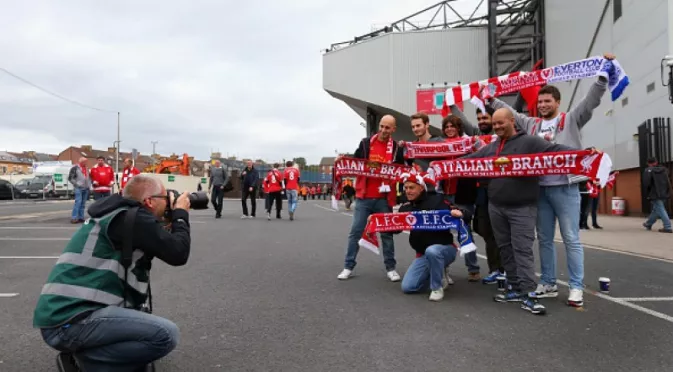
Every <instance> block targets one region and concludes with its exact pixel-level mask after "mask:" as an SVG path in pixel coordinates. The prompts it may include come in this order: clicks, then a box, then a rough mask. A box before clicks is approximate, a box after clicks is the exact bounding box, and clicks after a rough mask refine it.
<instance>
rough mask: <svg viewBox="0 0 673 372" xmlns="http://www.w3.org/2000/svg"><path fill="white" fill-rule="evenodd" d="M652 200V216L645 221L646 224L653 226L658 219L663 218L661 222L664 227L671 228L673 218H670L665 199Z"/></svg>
mask: <svg viewBox="0 0 673 372" xmlns="http://www.w3.org/2000/svg"><path fill="white" fill-rule="evenodd" d="M650 202H651V203H652V213H650V217H648V218H647V221H645V225H647V226H648V227H650V228H652V225H654V224H655V223H656V222H657V219H659V218H661V222H662V223H663V224H664V229H667V230H670V229H671V219H670V218H668V213H667V212H666V208H664V201H663V200H661V199H659V200H650Z"/></svg>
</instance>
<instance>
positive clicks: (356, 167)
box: [334, 157, 411, 181]
mask: <svg viewBox="0 0 673 372" xmlns="http://www.w3.org/2000/svg"><path fill="white" fill-rule="evenodd" d="M334 170H335V171H334V177H335V178H340V177H342V176H363V177H371V178H379V179H383V180H390V181H393V180H396V179H397V178H398V177H399V176H400V175H402V173H409V171H410V170H411V167H407V166H404V165H400V164H391V163H379V162H374V161H369V160H366V159H356V158H350V157H342V158H339V160H337V161H336V162H335V163H334Z"/></svg>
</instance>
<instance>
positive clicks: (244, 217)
mask: <svg viewBox="0 0 673 372" xmlns="http://www.w3.org/2000/svg"><path fill="white" fill-rule="evenodd" d="M246 218H250V217H248V216H246V215H242V216H241V219H242V220H244V219H246Z"/></svg>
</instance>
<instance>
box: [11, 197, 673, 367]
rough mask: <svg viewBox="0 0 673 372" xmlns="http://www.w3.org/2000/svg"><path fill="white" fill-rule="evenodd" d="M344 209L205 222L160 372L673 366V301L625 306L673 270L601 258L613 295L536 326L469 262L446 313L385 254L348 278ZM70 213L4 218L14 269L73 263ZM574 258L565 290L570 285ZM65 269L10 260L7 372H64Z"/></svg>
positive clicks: (315, 207) (159, 273)
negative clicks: (37, 315)
mask: <svg viewBox="0 0 673 372" xmlns="http://www.w3.org/2000/svg"><path fill="white" fill-rule="evenodd" d="M328 205H329V203H328V202H317V201H316V202H313V201H311V202H305V203H301V204H300V205H299V209H298V212H297V220H295V221H293V222H291V221H289V220H288V219H287V217H286V213H285V211H284V219H283V220H280V221H279V220H275V219H274V220H272V221H267V220H266V219H265V218H260V217H258V218H257V219H255V220H240V219H239V216H240V202H237V201H228V202H227V204H225V211H224V218H222V219H218V220H216V219H214V218H213V216H212V214H213V213H212V211H199V212H194V213H192V221H193V224H192V232H193V245H192V250H193V251H192V255H191V257H190V260H189V263H188V264H187V265H186V266H184V267H178V268H175V267H170V266H168V265H166V264H163V263H155V265H154V267H153V272H152V273H153V276H152V284H153V293H154V296H155V303H154V305H155V314H156V315H159V316H164V317H167V318H169V319H171V320H173V321H174V322H176V323H177V324H178V325H179V327H180V330H181V340H180V344H179V346H178V348H177V349H176V350H175V351H174V352H173V353H172V354H170V355H169V356H168V357H166V358H164V359H163V360H161V361H159V362H158V363H157V367H158V370H159V371H209V370H226V371H293V372H294V371H311V372H314V371H346V370H358V371H459V370H468V371H473V372H479V371H487V372H492V371H494V370H510V371H512V370H513V371H528V370H545V371H568V370H573V371H632V370H634V369H636V370H641V371H648V372H650V371H670V370H671V366H672V365H673V353H671V352H670V351H671V345H673V302H671V301H657V302H628V303H627V304H637V306H641V307H636V308H633V307H628V306H625V305H624V304H622V303H618V302H620V301H622V300H615V299H614V298H621V297H670V296H673V287H672V286H671V285H670V283H671V278H672V275H671V274H673V263H669V262H665V261H658V260H651V259H646V258H638V257H633V256H626V255H621V254H617V253H611V252H605V251H596V250H591V249H587V250H586V252H585V260H586V264H585V265H586V283H587V286H588V287H589V288H588V291H590V290H591V288H595V287H596V286H597V280H598V277H599V276H609V277H610V278H611V279H612V292H611V294H610V296H609V297H608V296H603V297H602V298H601V297H597V296H595V295H592V294H588V293H587V294H585V308H584V309H582V310H576V309H573V308H570V307H567V306H565V304H564V301H565V299H566V298H567V288H565V287H562V288H561V294H560V296H559V298H557V299H551V300H544V302H543V303H544V304H545V305H547V309H548V315H546V316H535V315H532V314H530V313H528V312H525V311H523V310H521V309H520V308H519V306H518V305H517V304H500V303H495V302H493V300H492V296H493V295H494V294H495V293H496V292H495V288H494V287H493V286H485V285H482V284H480V283H468V282H467V280H466V276H467V270H466V268H465V266H464V264H463V263H462V261H457V262H456V263H454V264H453V266H452V270H451V271H452V277H453V278H454V280H455V282H456V283H455V285H453V286H451V287H450V288H449V290H448V291H447V292H446V296H445V299H444V301H442V302H440V303H433V302H429V301H428V299H427V294H422V295H405V294H403V293H402V292H401V290H400V284H399V283H391V282H389V281H388V280H387V278H386V277H385V271H384V267H383V263H382V257H380V256H376V255H374V254H373V253H371V252H369V251H366V250H362V251H361V252H360V255H359V257H358V266H357V269H356V274H357V276H356V277H354V278H352V279H350V280H348V281H338V280H337V278H336V276H337V274H338V273H339V271H340V270H341V268H342V265H343V256H344V250H345V246H346V235H347V233H348V230H349V226H350V221H351V219H350V217H349V216H348V213H344V212H343V211H342V212H333V211H330V210H328ZM258 206H259V204H258ZM43 207H44V208H45V210H51V209H52V208H55V207H53V206H52V205H48V204H44V205H43ZM3 208H6V207H5V206H0V211H2V210H3ZM26 208H27V207H26ZM31 208H34V207H31ZM58 208H63V209H68V208H69V205H67V204H63V205H60V206H58ZM56 210H58V209H56ZM31 212H39V210H32V209H31ZM0 213H1V212H0ZM15 213H25V211H23V209H19V210H18V211H16V210H15ZM258 213H259V212H258ZM259 214H262V213H259ZM68 216H69V214H68V213H67V212H66V213H64V214H63V215H44V216H41V217H34V218H30V219H17V220H0V257H8V256H43V257H44V256H47V257H50V256H58V254H59V253H60V251H61V249H62V247H63V246H64V244H65V243H66V241H67V239H68V237H69V236H71V235H72V233H73V232H74V231H75V228H76V227H75V226H72V225H70V224H69V217H68ZM24 239H36V240H24ZM407 239H408V235H405V234H400V235H399V236H398V237H396V240H395V242H396V250H397V258H398V270H399V271H400V273H401V274H403V273H404V271H405V270H406V268H407V267H408V266H409V264H410V263H411V261H412V259H413V251H412V250H411V248H410V247H409V245H408V243H407ZM476 240H477V244H478V245H479V246H480V251H481V253H482V254H483V249H482V248H483V242H482V241H481V239H480V238H478V237H477V239H476ZM563 256H564V255H563V254H562V253H560V254H559V270H560V272H559V279H560V280H567V276H566V275H565V274H564V273H565V267H564V266H565V262H564V260H563ZM53 262H54V259H52V258H0V293H19V295H18V296H16V297H11V298H2V297H0V306H1V308H2V309H5V311H4V312H3V314H2V315H0V345H2V346H0V363H1V364H0V370H2V371H55V370H56V368H55V366H54V356H55V355H56V352H55V351H53V350H51V349H50V348H49V347H48V346H46V344H44V342H43V341H42V340H41V338H40V336H39V333H38V331H37V330H35V329H32V326H31V325H32V313H33V308H34V305H35V302H36V300H37V295H38V294H39V291H40V288H41V286H42V284H43V282H44V280H45V278H46V276H47V275H48V272H49V270H50V268H51V266H52V264H53ZM480 263H481V264H482V273H485V272H486V269H487V268H486V262H485V260H483V259H480ZM648 309H649V310H648ZM648 311H649V313H648ZM652 311H654V312H652ZM653 314H654V315H653ZM667 317H668V318H667ZM662 318H663V319H662Z"/></svg>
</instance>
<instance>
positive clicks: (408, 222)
mask: <svg viewBox="0 0 673 372" xmlns="http://www.w3.org/2000/svg"><path fill="white" fill-rule="evenodd" d="M411 230H421V231H438V230H454V231H456V232H457V233H458V243H459V244H460V255H461V256H463V255H465V254H466V253H470V252H474V251H476V250H477V246H476V245H475V244H474V243H473V242H472V238H471V237H470V234H469V232H468V230H467V226H465V222H464V221H463V219H462V218H459V217H453V216H451V211H449V210H440V211H414V212H402V213H374V214H372V215H371V217H370V218H369V220H368V221H367V226H366V227H365V231H364V232H363V233H362V238H361V239H360V241H359V242H358V244H359V245H360V246H361V247H363V248H366V249H369V250H370V251H372V252H374V253H376V254H379V240H378V238H377V237H376V233H381V232H393V231H411Z"/></svg>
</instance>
